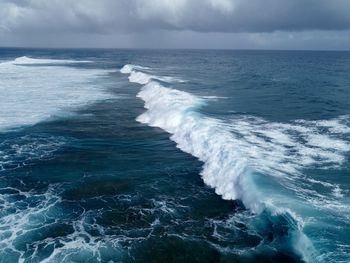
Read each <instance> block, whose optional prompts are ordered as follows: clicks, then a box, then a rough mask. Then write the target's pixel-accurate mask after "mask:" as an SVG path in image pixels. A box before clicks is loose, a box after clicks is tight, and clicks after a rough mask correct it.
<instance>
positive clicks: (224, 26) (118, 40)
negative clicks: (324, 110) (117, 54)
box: [0, 0, 350, 50]
mask: <svg viewBox="0 0 350 263" xmlns="http://www.w3.org/2000/svg"><path fill="white" fill-rule="evenodd" d="M0 46H27V47H116V48H118V47H122V48H225V49H227V48H232V49H237V48H238V49H240V48H243V49H347V50H348V49H350V0H0Z"/></svg>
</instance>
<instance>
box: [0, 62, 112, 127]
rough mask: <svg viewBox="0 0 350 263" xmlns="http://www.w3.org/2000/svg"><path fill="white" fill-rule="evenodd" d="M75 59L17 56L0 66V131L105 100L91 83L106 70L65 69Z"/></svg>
mask: <svg viewBox="0 0 350 263" xmlns="http://www.w3.org/2000/svg"><path fill="white" fill-rule="evenodd" d="M74 63H78V64H79V63H87V61H76V60H53V59H34V58H28V57H19V58H16V59H15V60H12V61H6V62H2V63H0V93H1V94H6V96H1V97H0V113H1V114H0V131H5V130H9V129H13V128H17V127H21V126H27V125H33V124H36V123H38V122H40V121H43V120H47V119H50V118H52V117H54V116H56V115H60V114H63V113H64V112H67V110H71V109H75V108H77V107H79V106H83V105H86V104H87V103H90V102H93V101H96V100H100V99H104V98H107V94H106V93H105V92H104V91H103V90H101V89H100V88H99V87H98V86H97V85H95V84H94V80H96V79H97V78H98V77H102V76H104V75H106V74H107V73H108V71H107V70H100V69H83V68H78V67H68V65H69V64H74Z"/></svg>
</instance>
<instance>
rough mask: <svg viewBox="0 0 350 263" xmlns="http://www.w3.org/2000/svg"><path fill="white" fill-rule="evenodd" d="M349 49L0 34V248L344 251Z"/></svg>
mask: <svg viewBox="0 0 350 263" xmlns="http://www.w3.org/2000/svg"><path fill="white" fill-rule="evenodd" d="M349 73H350V52H340V51H338V52H326V51H243V50H242V51H238V50H237V51H224V50H221V51H219V50H218V51H216V50H158V51H157V50H128V49H125V50H123V49H119V50H118V49H99V50H98V49H97V50H94V49H61V50H59V49H16V48H1V49H0V94H1V95H0V262H6V263H9V262H181V263H182V262H191V263H192V262H201V263H204V262H327V263H328V262H350V162H349V157H350V74H349Z"/></svg>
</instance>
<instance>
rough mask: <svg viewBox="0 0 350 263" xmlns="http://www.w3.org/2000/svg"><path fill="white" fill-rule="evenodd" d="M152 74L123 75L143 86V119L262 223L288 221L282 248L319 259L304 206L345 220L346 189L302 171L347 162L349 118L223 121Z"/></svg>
mask: <svg viewBox="0 0 350 263" xmlns="http://www.w3.org/2000/svg"><path fill="white" fill-rule="evenodd" d="M146 70H147V71H150V69H149V68H144V67H141V66H135V65H126V66H124V67H123V68H122V69H121V70H120V72H121V73H123V74H129V81H130V82H135V83H139V84H141V85H144V86H143V87H142V88H141V91H140V92H139V93H138V95H137V96H138V97H139V98H141V99H142V100H143V101H144V102H145V106H144V107H145V108H146V112H144V113H143V114H141V115H140V116H139V117H138V118H137V121H139V122H141V123H145V124H148V125H149V126H152V127H159V128H161V129H163V130H165V131H166V132H168V133H170V134H171V137H170V138H171V140H173V141H174V142H176V143H177V147H178V148H180V149H181V150H182V151H184V152H187V153H189V154H191V155H193V156H195V157H197V158H198V159H199V160H200V161H202V162H203V163H204V164H203V170H202V172H201V176H202V178H203V180H204V182H205V183H206V184H207V185H208V186H210V187H212V188H214V189H215V192H216V193H217V194H219V195H221V196H222V198H223V199H227V200H236V199H239V200H241V201H242V202H243V204H244V206H245V207H246V208H248V209H249V210H250V211H252V212H253V213H254V214H257V215H260V218H264V217H265V218H266V220H268V221H269V222H274V223H275V224H280V225H285V224H287V225H288V230H287V231H286V233H284V234H281V235H279V236H278V237H277V238H276V240H278V242H276V245H277V244H282V245H281V246H283V247H282V249H284V248H286V249H288V247H292V249H293V250H294V251H295V252H296V253H298V254H299V255H300V256H301V257H302V258H303V260H305V261H308V262H313V261H314V260H315V259H316V258H318V259H320V258H321V256H319V255H318V253H317V251H316V250H315V248H314V246H313V244H312V241H311V240H310V239H309V238H308V237H307V236H306V235H305V234H304V232H303V227H304V224H305V222H304V218H303V212H305V209H306V208H305V205H304V204H305V202H306V203H308V204H310V205H311V207H312V208H309V210H312V211H314V210H319V209H320V207H322V206H323V208H321V209H327V208H328V209H332V211H333V212H334V208H337V207H338V208H339V210H338V212H339V215H340V211H343V215H342V216H343V218H344V220H345V219H346V218H347V217H348V216H349V215H350V211H349V207H348V206H347V205H346V204H344V203H341V201H339V200H338V198H339V197H340V196H342V191H343V190H342V189H341V188H340V186H339V185H337V184H332V183H329V182H324V181H319V180H316V179H313V178H310V177H307V176H305V175H304V174H303V170H304V169H307V168H321V169H324V168H332V169H336V168H337V167H340V166H342V165H343V164H344V161H345V154H346V153H348V152H349V151H350V143H349V142H348V141H347V140H345V139H344V138H343V137H342V136H348V135H349V133H350V125H349V118H348V117H347V116H342V117H339V118H337V119H333V120H328V121H305V120H296V121H294V122H292V123H277V122H275V123H273V122H269V121H267V120H264V119H261V118H256V117H253V116H240V117H236V118H234V119H232V120H231V121H230V122H223V121H221V120H218V119H215V118H210V117H206V116H204V115H202V114H200V113H199V111H198V109H199V108H200V107H201V106H203V105H205V103H206V102H207V101H206V100H205V98H203V97H197V96H194V95H192V94H190V93H187V92H184V91H180V90H176V89H173V88H167V87H165V86H163V85H162V84H161V83H159V82H157V81H156V80H161V79H162V77H156V76H154V75H152V74H148V73H146ZM161 81H164V80H161ZM165 82H168V83H173V82H176V80H175V81H174V80H172V79H168V80H167V81H165ZM315 184H320V185H322V186H323V187H325V188H327V189H328V192H327V191H326V193H322V194H321V193H319V192H317V191H316V190H314V189H313V187H312V186H313V185H315ZM344 207H346V209H345V210H344ZM344 214H345V215H344ZM259 225H260V227H261V225H264V227H266V225H267V224H263V223H260V224H259ZM260 231H262V232H263V231H264V230H262V229H260Z"/></svg>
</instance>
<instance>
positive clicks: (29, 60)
mask: <svg viewBox="0 0 350 263" xmlns="http://www.w3.org/2000/svg"><path fill="white" fill-rule="evenodd" d="M90 62H91V61H87V60H85V61H84V60H68V59H43V58H29V57H26V56H23V57H18V58H16V59H15V60H13V61H10V63H12V64H15V65H30V64H68V63H90Z"/></svg>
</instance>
